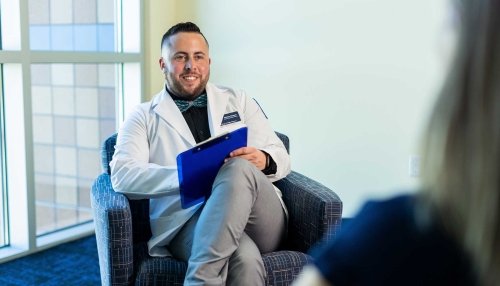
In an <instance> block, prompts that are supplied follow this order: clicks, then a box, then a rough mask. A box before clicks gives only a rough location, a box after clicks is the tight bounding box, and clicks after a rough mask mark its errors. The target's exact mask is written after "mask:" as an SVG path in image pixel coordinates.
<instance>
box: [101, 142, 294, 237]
mask: <svg viewBox="0 0 500 286" xmlns="http://www.w3.org/2000/svg"><path fill="white" fill-rule="evenodd" d="M276 135H278V137H279V138H280V140H281V141H282V142H283V144H284V145H285V148H286V150H287V152H288V153H290V141H289V139H288V136H286V135H285V134H282V133H279V132H276ZM116 136H117V133H115V134H113V135H111V136H109V137H108V139H106V140H105V141H104V143H103V146H102V149H101V167H102V171H103V172H105V173H107V174H111V167H110V166H109V162H111V160H112V159H113V154H114V153H115V145H116ZM128 201H129V205H130V212H131V214H132V233H133V240H134V244H136V243H139V242H147V241H148V240H149V238H151V227H150V224H149V200H148V199H143V200H130V199H129V200H128Z"/></svg>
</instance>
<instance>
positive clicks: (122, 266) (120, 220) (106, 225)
mask: <svg viewBox="0 0 500 286" xmlns="http://www.w3.org/2000/svg"><path fill="white" fill-rule="evenodd" d="M91 203H92V209H93V212H94V223H95V234H96V239H97V251H98V254H99V266H100V272H101V281H102V285H131V284H132V280H133V270H134V269H133V268H134V261H133V244H132V221H131V213H130V206H129V203H128V200H127V198H126V197H125V195H123V194H120V193H117V192H115V191H114V190H113V187H112V185H111V180H110V177H109V175H108V174H105V173H104V174H101V175H100V176H99V177H97V179H96V180H95V181H94V184H93V185H92V191H91Z"/></svg>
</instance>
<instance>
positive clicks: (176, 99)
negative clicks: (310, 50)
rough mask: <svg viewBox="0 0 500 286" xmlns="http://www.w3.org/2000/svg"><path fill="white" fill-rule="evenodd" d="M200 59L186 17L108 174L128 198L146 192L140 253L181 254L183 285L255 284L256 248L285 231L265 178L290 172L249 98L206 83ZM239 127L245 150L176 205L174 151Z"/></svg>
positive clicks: (201, 46)
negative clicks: (199, 197)
mask: <svg viewBox="0 0 500 286" xmlns="http://www.w3.org/2000/svg"><path fill="white" fill-rule="evenodd" d="M210 62H211V60H210V56H209V47H208V42H207V40H206V39H205V37H204V35H203V34H202V33H201V31H200V30H199V28H198V27H197V26H196V25H195V24H193V23H190V22H187V23H179V24H177V25H175V26H173V27H172V28H170V29H169V30H168V31H167V32H166V33H165V35H164V36H163V38H162V42H161V58H160V60H159V64H160V68H161V69H162V71H163V73H164V75H165V87H164V88H163V90H162V91H161V92H160V93H158V94H157V95H156V96H155V97H154V98H153V99H152V100H151V101H150V102H147V103H143V104H141V105H139V106H137V107H136V108H135V110H134V111H133V112H132V113H131V114H129V115H128V117H127V119H126V120H125V122H124V124H123V126H122V128H121V129H120V131H119V132H118V138H117V143H116V151H115V154H114V156H113V160H112V161H111V163H110V166H111V180H112V183H113V188H114V189H115V191H117V192H120V193H124V194H125V195H127V196H128V197H129V198H130V199H141V198H149V199H150V223H151V231H152V237H151V239H150V240H149V242H148V247H149V254H150V255H152V256H169V255H173V256H174V257H176V258H178V259H181V260H184V261H188V270H187V273H186V279H185V285H226V284H227V285H263V284H264V277H265V270H264V265H263V262H262V258H261V255H260V253H265V252H270V251H273V250H275V249H276V248H277V247H278V246H279V244H280V242H281V241H282V239H283V238H284V236H285V233H286V208H285V206H284V205H283V202H282V200H281V193H280V192H279V190H278V189H277V188H276V187H274V186H273V184H272V183H271V182H273V181H276V180H278V179H281V178H283V177H285V176H286V175H287V174H288V173H289V172H290V159H289V156H288V154H287V152H286V149H285V147H284V145H283V143H282V142H281V141H280V140H279V138H278V137H277V136H276V134H275V133H274V131H273V129H272V128H271V126H270V125H269V122H268V120H267V118H266V116H265V115H264V113H263V112H262V110H261V109H260V107H259V106H258V104H257V103H256V102H255V101H254V100H253V99H251V98H249V97H248V96H247V95H246V94H245V93H244V92H242V91H237V90H233V89H231V88H226V87H221V86H216V85H213V84H211V83H209V82H208V79H209V76H210ZM242 126H246V127H248V145H247V146H248V147H243V148H240V149H237V150H234V151H233V152H231V154H230V159H228V160H227V162H226V163H225V164H224V165H223V166H222V168H221V169H220V171H219V173H218V175H217V177H216V179H215V182H214V184H213V187H212V194H211V196H210V198H209V199H208V200H207V201H206V202H205V203H203V204H198V205H195V206H193V207H190V208H187V209H183V208H182V207H181V201H180V195H179V181H178V175H177V165H176V156H177V155H178V154H179V153H181V152H183V151H185V150H187V149H189V148H192V147H193V146H194V145H195V144H196V143H197V142H200V141H203V140H205V139H207V138H209V137H211V136H216V135H218V134H221V133H223V132H225V131H232V130H235V129H237V128H240V127H242Z"/></svg>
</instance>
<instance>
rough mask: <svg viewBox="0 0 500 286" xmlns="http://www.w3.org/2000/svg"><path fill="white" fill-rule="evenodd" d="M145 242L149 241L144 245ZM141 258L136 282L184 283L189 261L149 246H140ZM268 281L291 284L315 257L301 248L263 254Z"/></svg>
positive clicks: (269, 283)
mask: <svg viewBox="0 0 500 286" xmlns="http://www.w3.org/2000/svg"><path fill="white" fill-rule="evenodd" d="M144 246H145V245H144ZM136 251H137V252H138V255H139V257H138V258H137V259H136V261H140V265H138V266H137V276H136V283H135V285H141V286H144V285H183V282H184V277H185V272H186V269H187V263H186V262H182V261H179V260H176V259H174V258H171V257H151V256H149V255H148V254H147V249H146V247H141V248H140V249H136ZM262 260H263V261H264V266H265V268H266V273H267V277H266V285H288V284H290V283H291V282H292V281H293V279H295V277H297V275H298V274H299V273H300V270H301V269H302V267H304V265H306V264H307V263H309V262H311V261H312V258H311V257H310V256H309V255H307V254H304V253H301V252H297V251H276V252H271V253H266V254H263V255H262Z"/></svg>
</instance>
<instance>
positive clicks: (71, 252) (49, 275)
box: [0, 235, 101, 286]
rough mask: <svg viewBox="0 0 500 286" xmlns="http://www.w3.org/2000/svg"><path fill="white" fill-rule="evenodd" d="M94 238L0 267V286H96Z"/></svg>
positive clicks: (98, 281)
mask: <svg viewBox="0 0 500 286" xmlns="http://www.w3.org/2000/svg"><path fill="white" fill-rule="evenodd" d="M100 284H101V280H100V276H99V259H98V256H97V246H96V240H95V236H94V235H91V236H88V237H85V238H82V239H79V240H75V241H72V242H68V243H65V244H61V245H58V246H55V247H53V248H50V249H47V250H44V251H42V252H38V253H35V254H32V255H29V256H26V257H23V258H19V259H16V260H13V261H9V262H6V263H3V264H0V285H9V286H10V285H12V286H17V285H22V286H26V285H100Z"/></svg>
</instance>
